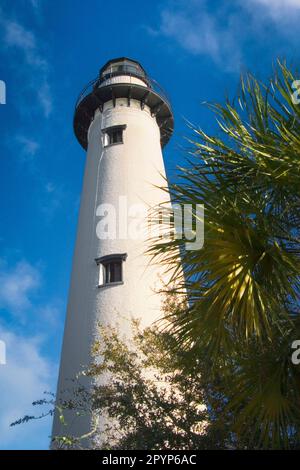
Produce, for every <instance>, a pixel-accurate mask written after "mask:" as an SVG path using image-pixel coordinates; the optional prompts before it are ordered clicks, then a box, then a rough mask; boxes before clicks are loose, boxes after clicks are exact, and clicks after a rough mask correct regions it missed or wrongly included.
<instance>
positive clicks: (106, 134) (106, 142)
mask: <svg viewBox="0 0 300 470" xmlns="http://www.w3.org/2000/svg"><path fill="white" fill-rule="evenodd" d="M126 127H127V126H126V124H117V125H115V126H109V127H105V128H104V129H101V132H102V134H103V147H104V148H107V147H112V146H113V145H121V144H124V130H125V129H126ZM114 132H121V140H120V141H118V142H110V139H111V135H112V134H113V133H114Z"/></svg>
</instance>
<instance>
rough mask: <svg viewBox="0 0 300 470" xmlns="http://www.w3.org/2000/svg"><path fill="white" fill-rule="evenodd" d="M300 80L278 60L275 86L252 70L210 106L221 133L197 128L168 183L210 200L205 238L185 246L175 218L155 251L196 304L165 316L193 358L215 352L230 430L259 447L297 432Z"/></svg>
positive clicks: (195, 199) (177, 195)
mask: <svg viewBox="0 0 300 470" xmlns="http://www.w3.org/2000/svg"><path fill="white" fill-rule="evenodd" d="M297 78H299V75H298V76H297V75H296V73H293V72H292V71H291V70H289V69H288V67H287V66H286V65H285V64H282V63H278V66H277V67H276V69H275V71H274V76H273V77H272V79H271V80H270V81H269V83H267V84H264V83H261V82H259V81H258V80H256V79H255V78H254V77H253V76H251V75H250V74H249V75H246V76H245V77H243V78H242V79H241V87H240V93H239V95H238V97H237V98H236V99H235V100H234V101H233V102H230V101H229V100H227V101H226V103H225V104H224V105H221V104H212V105H209V108H210V109H211V110H212V111H213V113H214V114H215V116H216V120H217V123H218V126H219V132H218V133H217V135H208V134H207V133H205V132H204V131H203V130H202V129H199V128H193V131H194V132H193V136H192V137H191V138H190V140H189V141H190V149H189V158H188V159H187V163H186V166H185V168H180V169H179V170H178V178H177V182H176V183H174V184H171V186H170V191H171V196H172V200H173V202H174V203H176V204H179V205H180V206H183V205H184V204H187V205H191V207H193V208H194V209H193V211H194V212H195V206H196V204H204V207H205V221H204V228H205V242H204V247H203V248H202V249H201V250H200V249H198V250H187V249H186V246H185V242H186V240H184V239H180V238H176V237H174V221H173V227H171V231H170V237H169V239H162V240H161V239H158V240H156V241H155V242H154V243H153V247H152V248H151V250H150V252H151V253H152V254H153V256H154V257H155V258H156V259H158V260H159V261H160V262H161V263H163V264H164V265H165V266H166V268H167V269H170V268H175V275H174V278H173V280H174V279H175V278H177V279H176V281H177V289H175V290H174V292H175V293H176V294H177V295H178V296H182V295H184V296H185V295H186V293H187V295H188V299H189V307H188V308H187V309H185V310H181V311H174V312H170V314H169V316H168V321H169V322H170V324H171V326H170V329H169V331H170V332H171V333H172V335H174V337H175V338H176V349H178V348H180V349H182V350H183V351H185V352H186V353H187V355H188V357H189V358H190V362H191V363H192V362H193V360H196V359H197V358H201V357H203V356H205V355H206V356H207V357H210V358H211V377H212V378H213V377H215V376H217V377H219V376H221V378H222V381H223V383H224V384H225V385H226V390H227V391H226V393H225V395H226V396H227V398H228V405H227V406H228V407H227V409H228V410H231V412H232V413H233V414H234V415H235V416H236V420H235V423H234V427H233V429H232V430H233V431H235V432H237V433H238V435H239V436H240V438H241V439H242V438H243V436H247V435H248V436H249V437H251V439H250V445H251V446H253V447H258V448H261V447H266V448H269V447H272V448H287V447H295V446H297V445H299V441H300V406H299V405H300V369H299V366H296V365H294V364H293V363H292V362H291V355H292V352H293V351H292V349H291V345H292V343H293V341H294V340H295V339H300V315H299V313H300V312H299V288H300V283H299V268H300V259H299V254H300V238H299V234H300V204H299V203H300V165H299V162H300V138H299V136H300V104H297V101H296V100H295V99H294V98H295V89H294V88H293V83H294V81H295V80H296V79H297ZM166 190H167V189H166ZM178 249H179V250H180V251H181V254H182V260H178ZM181 262H182V263H183V266H184V275H183V274H182V273H181Z"/></svg>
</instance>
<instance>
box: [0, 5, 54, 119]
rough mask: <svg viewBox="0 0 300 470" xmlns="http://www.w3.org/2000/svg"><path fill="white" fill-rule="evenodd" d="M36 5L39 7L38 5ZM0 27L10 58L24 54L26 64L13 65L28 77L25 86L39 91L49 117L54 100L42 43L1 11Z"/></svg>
mask: <svg viewBox="0 0 300 470" xmlns="http://www.w3.org/2000/svg"><path fill="white" fill-rule="evenodd" d="M34 3H35V2H34ZM34 3H33V5H34ZM36 5H37V6H38V3H36ZM0 27H1V34H0V40H1V43H2V47H3V50H4V49H5V48H6V50H7V51H8V53H9V54H10V57H11V51H12V50H14V51H16V52H18V53H21V54H22V56H23V60H24V64H22V63H20V62H19V61H18V60H16V59H14V58H12V60H11V63H15V64H16V66H15V68H16V69H17V72H18V73H19V70H22V74H23V77H24V76H25V77H27V79H26V80H24V78H23V84H24V83H27V85H28V86H29V87H30V88H31V89H33V90H34V91H35V92H36V90H37V97H38V100H39V104H40V106H41V108H42V110H43V112H44V116H45V117H48V116H49V115H50V114H51V111H52V108H53V99H52V95H51V90H50V85H49V79H48V75H49V65H48V62H47V60H46V59H45V58H44V55H42V53H41V50H40V41H39V40H38V39H37V37H36V35H35V34H34V33H33V31H30V30H29V29H27V28H26V27H25V26H23V24H22V23H21V22H19V21H17V20H16V19H12V18H9V17H8V16H6V15H4V13H3V12H2V11H1V9H0ZM13 61H14V62H13ZM33 69H34V70H33Z"/></svg>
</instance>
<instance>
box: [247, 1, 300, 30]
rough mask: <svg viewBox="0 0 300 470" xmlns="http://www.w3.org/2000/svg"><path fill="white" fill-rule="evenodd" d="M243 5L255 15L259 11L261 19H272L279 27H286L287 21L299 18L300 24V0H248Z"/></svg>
mask: <svg viewBox="0 0 300 470" xmlns="http://www.w3.org/2000/svg"><path fill="white" fill-rule="evenodd" d="M243 5H244V7H246V8H248V10H249V11H250V12H251V13H252V14H253V15H255V14H257V13H258V18H259V19H260V21H261V20H267V19H269V20H270V19H271V20H272V21H273V22H274V23H275V24H276V25H277V26H279V27H286V25H287V23H295V22H297V20H298V24H299V14H300V0H248V1H245V2H244V3H243ZM257 8H259V10H258V11H257ZM297 26H298V25H297ZM295 34H296V29H295Z"/></svg>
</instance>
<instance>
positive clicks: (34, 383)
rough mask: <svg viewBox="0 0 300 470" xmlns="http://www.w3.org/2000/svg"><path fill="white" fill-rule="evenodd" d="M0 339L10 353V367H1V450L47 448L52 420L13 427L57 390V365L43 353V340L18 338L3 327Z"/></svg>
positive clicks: (8, 354) (8, 360)
mask: <svg viewBox="0 0 300 470" xmlns="http://www.w3.org/2000/svg"><path fill="white" fill-rule="evenodd" d="M0 338H1V340H3V341H5V344H6V353H7V358H6V360H7V363H6V365H0V381H1V402H0V449H9V448H14V449H24V448H38V447H40V448H43V447H44V448H47V445H48V436H49V434H50V426H51V419H48V418H47V419H42V420H41V421H40V420H37V421H33V422H30V423H28V424H24V425H18V426H15V427H10V424H11V423H12V422H13V421H15V420H17V419H19V418H21V417H23V416H24V415H25V414H29V415H32V414H36V413H37V412H38V411H40V410H35V409H34V408H32V407H31V403H32V402H33V401H34V400H36V399H40V398H43V397H44V395H43V393H44V392H45V391H53V387H54V381H55V379H54V377H55V373H54V372H55V371H54V370H53V365H52V364H51V363H50V362H49V361H48V360H47V359H46V358H45V357H43V355H42V354H41V351H40V349H41V339H40V338H38V337H24V336H17V335H16V334H14V333H12V332H11V331H8V330H7V329H5V328H3V327H1V326H0ZM33 446H34V447H33Z"/></svg>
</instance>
